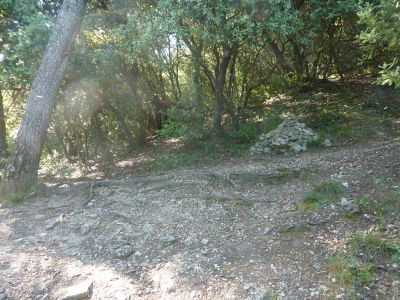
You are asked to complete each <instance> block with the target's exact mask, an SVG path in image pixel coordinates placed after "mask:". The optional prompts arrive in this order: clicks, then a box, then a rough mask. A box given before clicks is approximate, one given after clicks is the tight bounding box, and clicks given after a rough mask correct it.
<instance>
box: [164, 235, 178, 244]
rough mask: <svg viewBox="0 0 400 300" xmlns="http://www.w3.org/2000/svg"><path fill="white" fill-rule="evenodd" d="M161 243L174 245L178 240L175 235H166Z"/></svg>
mask: <svg viewBox="0 0 400 300" xmlns="http://www.w3.org/2000/svg"><path fill="white" fill-rule="evenodd" d="M160 242H161V243H163V244H173V243H175V242H176V238H175V237H174V236H173V235H165V236H163V237H161V238H160Z"/></svg>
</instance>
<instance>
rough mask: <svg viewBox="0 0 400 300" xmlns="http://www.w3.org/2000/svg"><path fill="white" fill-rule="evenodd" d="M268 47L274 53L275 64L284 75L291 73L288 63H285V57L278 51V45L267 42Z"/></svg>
mask: <svg viewBox="0 0 400 300" xmlns="http://www.w3.org/2000/svg"><path fill="white" fill-rule="evenodd" d="M268 45H269V47H270V49H271V50H272V53H274V55H275V58H276V61H277V63H278V64H279V65H280V67H281V68H282V71H283V72H284V73H290V72H292V68H291V67H290V65H289V63H288V62H287V60H286V58H285V55H284V54H283V52H282V50H281V49H279V47H278V45H277V44H276V43H275V42H274V41H269V42H268Z"/></svg>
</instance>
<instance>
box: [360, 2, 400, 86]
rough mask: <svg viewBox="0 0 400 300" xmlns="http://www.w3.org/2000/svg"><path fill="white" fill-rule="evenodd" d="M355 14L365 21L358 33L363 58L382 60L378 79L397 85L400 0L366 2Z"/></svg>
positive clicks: (361, 21)
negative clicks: (362, 28)
mask: <svg viewBox="0 0 400 300" xmlns="http://www.w3.org/2000/svg"><path fill="white" fill-rule="evenodd" d="M358 16H359V19H360V23H361V24H363V25H364V30H363V31H362V32H361V33H360V34H359V40H360V42H361V45H362V47H363V50H364V53H365V55H364V57H363V59H364V60H365V61H372V62H375V63H376V64H381V71H380V72H379V73H380V74H381V76H380V78H379V79H378V80H377V83H379V84H384V85H393V86H395V87H400V65H399V60H400V54H399V53H400V22H399V17H400V2H399V1H397V0H382V1H379V2H376V3H373V2H372V3H367V4H366V5H365V6H364V7H362V9H361V10H360V12H359V14H358Z"/></svg>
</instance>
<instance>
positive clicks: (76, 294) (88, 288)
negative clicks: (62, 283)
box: [57, 280, 93, 300]
mask: <svg viewBox="0 0 400 300" xmlns="http://www.w3.org/2000/svg"><path fill="white" fill-rule="evenodd" d="M92 292H93V281H91V280H85V281H83V282H80V283H79V284H76V285H74V286H70V287H68V288H65V289H64V290H62V291H61V293H60V295H59V296H58V298H57V299H58V300H84V299H90V297H91V295H92Z"/></svg>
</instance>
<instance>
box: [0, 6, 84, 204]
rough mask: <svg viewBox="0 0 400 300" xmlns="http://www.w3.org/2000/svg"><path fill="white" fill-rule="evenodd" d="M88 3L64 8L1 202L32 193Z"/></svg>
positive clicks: (35, 84) (32, 95) (20, 133)
mask: <svg viewBox="0 0 400 300" xmlns="http://www.w3.org/2000/svg"><path fill="white" fill-rule="evenodd" d="M86 2H87V1H86V0H65V1H64V3H63V4H62V6H61V9H60V12H59V14H58V16H57V20H56V24H55V28H54V31H53V33H52V34H51V36H50V39H49V42H48V45H47V48H46V51H45V54H44V56H43V60H42V63H41V65H40V67H39V70H38V72H37V74H36V77H35V80H34V82H33V84H32V89H31V92H30V94H29V96H28V100H27V104H26V109H25V114H24V117H23V118H22V123H21V126H20V128H19V131H18V135H17V139H16V142H15V146H14V149H13V151H12V153H11V156H10V159H9V162H8V165H7V168H6V173H5V177H4V180H3V182H2V183H1V187H0V200H1V201H6V200H7V199H9V198H10V197H11V196H12V194H13V193H15V192H19V191H27V190H29V188H31V187H32V186H33V185H34V184H35V183H36V182H37V177H38V168H39V161H40V155H41V153H42V148H43V145H44V142H45V138H46V133H47V128H48V125H49V122H50V118H51V115H52V113H53V110H54V106H55V100H56V95H57V92H58V90H59V88H60V84H61V80H62V78H63V76H64V73H65V69H66V66H67V62H68V56H69V51H70V48H71V45H72V43H73V41H74V38H75V35H76V33H77V32H78V30H79V29H80V25H81V23H82V17H83V12H84V9H85V6H86Z"/></svg>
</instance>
